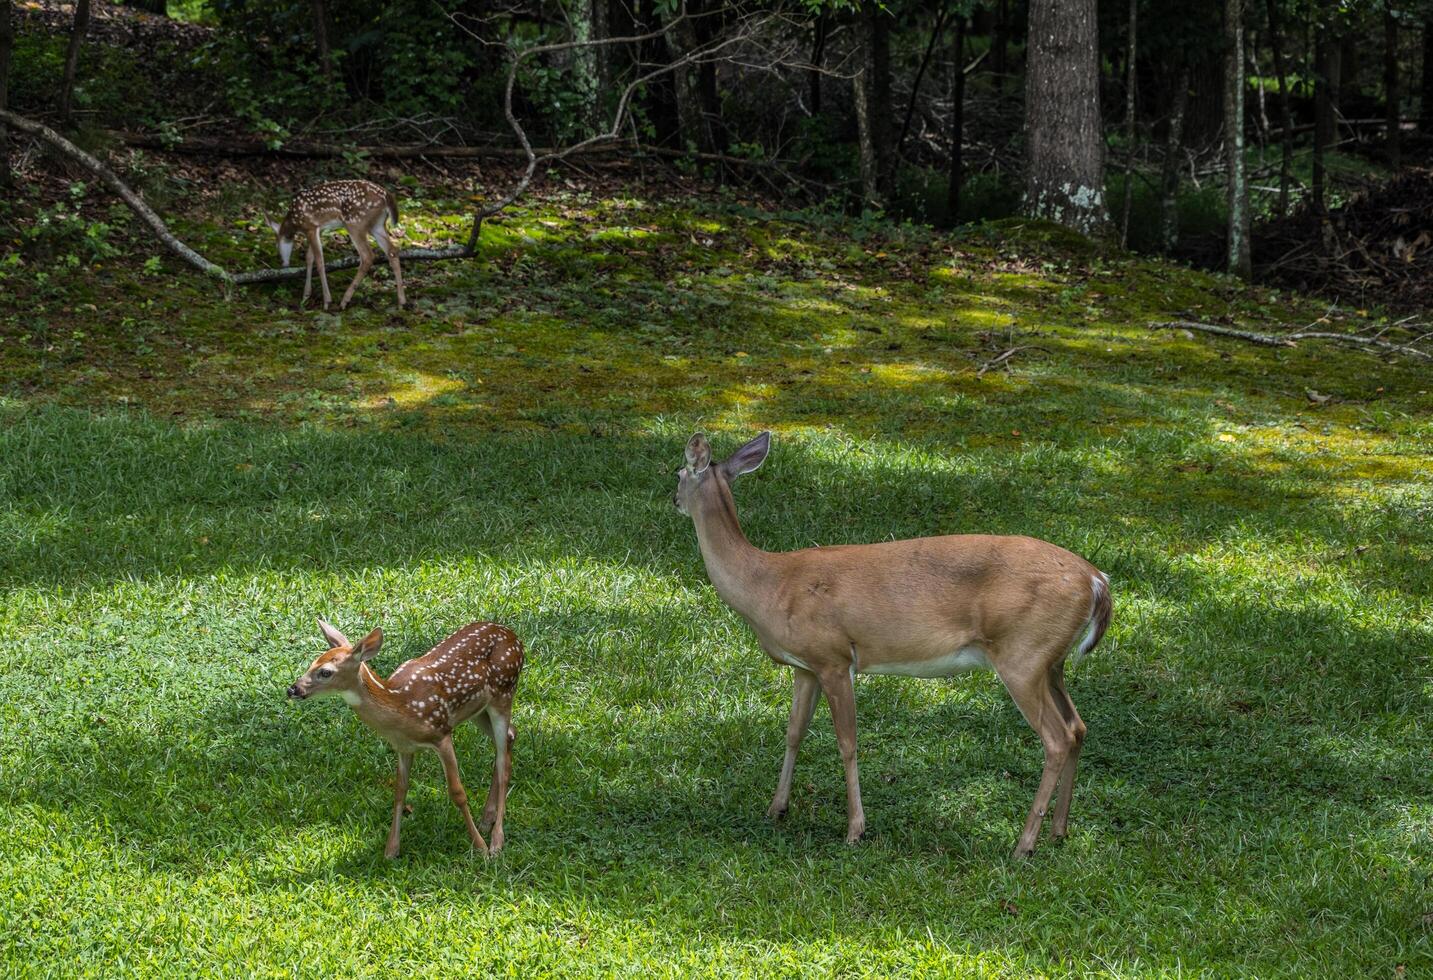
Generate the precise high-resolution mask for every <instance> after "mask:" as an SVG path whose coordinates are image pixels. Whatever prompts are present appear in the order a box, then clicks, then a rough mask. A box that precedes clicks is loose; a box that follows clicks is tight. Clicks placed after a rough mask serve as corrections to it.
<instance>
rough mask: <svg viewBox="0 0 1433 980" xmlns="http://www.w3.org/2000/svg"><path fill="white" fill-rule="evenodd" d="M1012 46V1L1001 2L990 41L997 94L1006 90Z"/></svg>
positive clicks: (997, 6) (992, 72)
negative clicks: (1010, 48)
mask: <svg viewBox="0 0 1433 980" xmlns="http://www.w3.org/2000/svg"><path fill="white" fill-rule="evenodd" d="M1009 44H1010V0H1000V2H999V4H997V5H996V8H995V34H994V36H993V37H991V39H990V74H991V76H992V77H993V80H994V82H995V91H996V93H1000V92H1003V91H1004V90H1005V72H1006V70H1007V68H1006V64H1007V63H1006V49H1007V48H1008V47H1009Z"/></svg>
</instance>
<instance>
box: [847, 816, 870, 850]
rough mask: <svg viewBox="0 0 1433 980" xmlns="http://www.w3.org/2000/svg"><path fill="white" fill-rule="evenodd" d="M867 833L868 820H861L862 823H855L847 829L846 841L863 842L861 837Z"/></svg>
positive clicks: (852, 842)
mask: <svg viewBox="0 0 1433 980" xmlns="http://www.w3.org/2000/svg"><path fill="white" fill-rule="evenodd" d="M865 833H866V822H865V821H864V820H863V821H861V822H860V823H858V824H854V825H852V826H851V827H850V828H848V829H847V831H846V843H847V844H859V843H860V842H861V837H862V836H863V835H864V834H865Z"/></svg>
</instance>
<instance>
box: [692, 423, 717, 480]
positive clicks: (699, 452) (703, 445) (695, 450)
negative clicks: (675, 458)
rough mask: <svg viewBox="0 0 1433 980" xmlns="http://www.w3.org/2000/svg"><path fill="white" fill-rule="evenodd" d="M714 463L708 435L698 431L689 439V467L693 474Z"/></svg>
mask: <svg viewBox="0 0 1433 980" xmlns="http://www.w3.org/2000/svg"><path fill="white" fill-rule="evenodd" d="M711 464H712V447H711V444H710V443H708V442H707V437H706V436H704V435H702V434H701V433H700V432H698V433H697V434H696V435H694V436H692V437H691V438H690V439H688V440H687V469H689V470H691V471H692V474H693V475H696V474H697V473H700V472H701V471H702V470H704V469H706V468H707V467H708V466H710V465H711Z"/></svg>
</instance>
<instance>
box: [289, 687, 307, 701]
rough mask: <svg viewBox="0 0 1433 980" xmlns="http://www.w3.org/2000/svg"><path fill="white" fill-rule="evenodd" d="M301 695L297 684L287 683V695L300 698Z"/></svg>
mask: <svg viewBox="0 0 1433 980" xmlns="http://www.w3.org/2000/svg"><path fill="white" fill-rule="evenodd" d="M303 696H304V695H303V692H302V691H300V690H299V686H298V685H297V684H290V685H289V697H291V698H302V697H303Z"/></svg>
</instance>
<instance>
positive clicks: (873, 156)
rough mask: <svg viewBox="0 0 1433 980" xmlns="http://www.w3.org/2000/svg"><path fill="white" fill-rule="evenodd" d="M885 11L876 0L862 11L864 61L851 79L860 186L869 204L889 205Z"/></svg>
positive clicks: (888, 71) (888, 65)
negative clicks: (887, 203) (858, 154)
mask: <svg viewBox="0 0 1433 980" xmlns="http://www.w3.org/2000/svg"><path fill="white" fill-rule="evenodd" d="M886 16H887V15H886V13H885V11H883V10H882V9H881V7H880V5H879V4H877V3H875V2H874V0H868V2H867V3H866V4H865V5H864V6H863V7H862V10H861V15H860V41H859V45H860V55H861V61H860V65H859V68H858V71H857V73H856V76H855V77H854V78H853V79H852V95H853V96H854V102H855V109H856V131H857V136H858V140H859V143H860V147H859V153H860V163H861V190H862V197H864V199H865V204H866V207H868V208H871V209H873V210H879V209H881V208H884V207H885V206H886V200H887V197H888V195H889V193H890V182H891V181H890V178H891V159H892V156H893V154H892V153H891V58H890V53H891V52H890V32H889V29H888V25H887V24H886Z"/></svg>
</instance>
